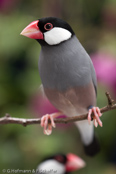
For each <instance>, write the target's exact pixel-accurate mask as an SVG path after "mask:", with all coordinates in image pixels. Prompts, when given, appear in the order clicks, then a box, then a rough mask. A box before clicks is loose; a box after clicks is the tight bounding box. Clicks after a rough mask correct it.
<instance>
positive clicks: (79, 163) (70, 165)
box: [66, 153, 86, 172]
mask: <svg viewBox="0 0 116 174" xmlns="http://www.w3.org/2000/svg"><path fill="white" fill-rule="evenodd" d="M67 159H68V161H67V163H66V171H68V172H71V171H75V170H79V169H80V168H83V167H85V165H86V163H85V161H83V160H82V159H81V158H80V157H78V156H76V155H74V154H72V153H69V154H67Z"/></svg>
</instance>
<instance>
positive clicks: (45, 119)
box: [41, 114, 56, 135]
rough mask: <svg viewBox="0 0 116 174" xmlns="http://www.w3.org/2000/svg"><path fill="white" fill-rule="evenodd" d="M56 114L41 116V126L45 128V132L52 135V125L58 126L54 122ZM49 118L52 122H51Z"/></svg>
mask: <svg viewBox="0 0 116 174" xmlns="http://www.w3.org/2000/svg"><path fill="white" fill-rule="evenodd" d="M53 118H54V114H46V115H44V116H43V117H42V118H41V126H42V127H43V128H44V134H46V135H50V134H51V133H52V127H54V128H55V127H56V125H55V123H54V119H53ZM49 120H50V121H51V123H49Z"/></svg>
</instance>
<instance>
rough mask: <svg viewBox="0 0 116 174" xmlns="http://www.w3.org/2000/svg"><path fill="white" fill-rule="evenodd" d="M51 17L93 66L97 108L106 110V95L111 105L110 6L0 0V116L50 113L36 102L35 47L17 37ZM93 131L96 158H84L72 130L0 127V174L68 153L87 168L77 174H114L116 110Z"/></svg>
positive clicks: (115, 78)
mask: <svg viewBox="0 0 116 174" xmlns="http://www.w3.org/2000/svg"><path fill="white" fill-rule="evenodd" d="M46 16H56V17H59V18H62V19H63V20H65V21H67V22H68V23H69V24H70V25H71V26H72V28H73V29H74V31H75V33H76V35H77V37H78V39H79V40H80V42H81V43H82V45H83V46H84V47H85V49H86V50H87V52H88V53H89V55H90V56H91V58H92V61H93V63H94V66H95V69H96V73H97V78H98V97H97V104H98V106H99V107H103V106H105V105H106V104H107V99H106V96H105V91H109V92H110V94H111V95H112V98H113V99H115V100H116V1H115V0H102V1H101V0H94V1H93V0H71V1H70V0H47V1H46V0H35V1H31V0H25V1H23V0H0V116H1V117H2V116H4V115H5V113H9V114H11V116H13V117H22V118H36V117H39V116H41V115H42V113H44V112H49V109H51V110H50V112H52V111H53V110H54V108H53V107H52V106H49V104H47V103H46V102H44V101H43V100H41V96H40V94H39V86H40V84H41V81H40V77H39V73H38V58H39V52H40V46H39V44H38V43H37V42H35V41H34V40H32V39H28V38H26V37H23V36H20V32H21V31H22V29H24V27H26V26H27V25H28V24H29V23H30V22H32V21H33V20H37V19H38V18H41V17H46ZM102 121H103V128H100V127H98V128H97V129H95V132H96V134H97V136H98V137H99V140H100V143H101V152H100V153H99V154H98V155H96V156H95V157H94V158H90V157H87V156H86V155H85V154H84V151H83V147H82V144H81V140H80V136H79V133H78V130H77V129H76V127H75V126H74V125H73V124H69V125H67V126H65V125H63V124H62V125H57V129H55V130H54V131H53V133H52V135H51V136H46V135H44V134H43V129H42V128H41V127H40V126H39V125H31V126H27V127H23V126H21V125H15V124H14V125H13V124H12V125H10V124H9V125H1V126H0V132H1V133H0V173H1V171H2V169H3V168H5V169H17V168H18V169H22V170H23V169H33V168H36V166H37V165H38V163H39V162H40V161H41V159H42V158H43V157H45V156H46V155H49V154H50V155H51V154H53V153H57V152H63V153H68V152H72V153H75V154H77V155H79V156H80V157H81V158H83V159H84V160H85V161H86V163H87V166H86V167H85V168H83V169H81V170H79V171H76V172H74V173H75V174H76V173H79V174H93V173H94V174H98V173H99V174H115V173H116V110H114V111H110V112H107V113H105V114H104V115H103V117H102Z"/></svg>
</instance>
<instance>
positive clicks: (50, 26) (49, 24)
mask: <svg viewBox="0 0 116 174" xmlns="http://www.w3.org/2000/svg"><path fill="white" fill-rule="evenodd" d="M52 28H53V25H52V24H51V23H47V24H45V25H44V29H45V30H51V29H52Z"/></svg>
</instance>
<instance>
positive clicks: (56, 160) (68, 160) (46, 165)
mask: <svg viewBox="0 0 116 174" xmlns="http://www.w3.org/2000/svg"><path fill="white" fill-rule="evenodd" d="M85 165H86V164H85V162H84V161H83V160H82V159H81V158H80V157H78V156H77V155H74V154H72V153H68V154H66V155H65V154H62V153H58V154H54V155H52V156H48V157H47V158H45V159H43V160H42V161H41V162H40V164H39V165H38V167H37V169H36V174H40V173H41V174H68V173H70V172H73V171H75V170H79V169H81V168H83V167H85Z"/></svg>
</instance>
